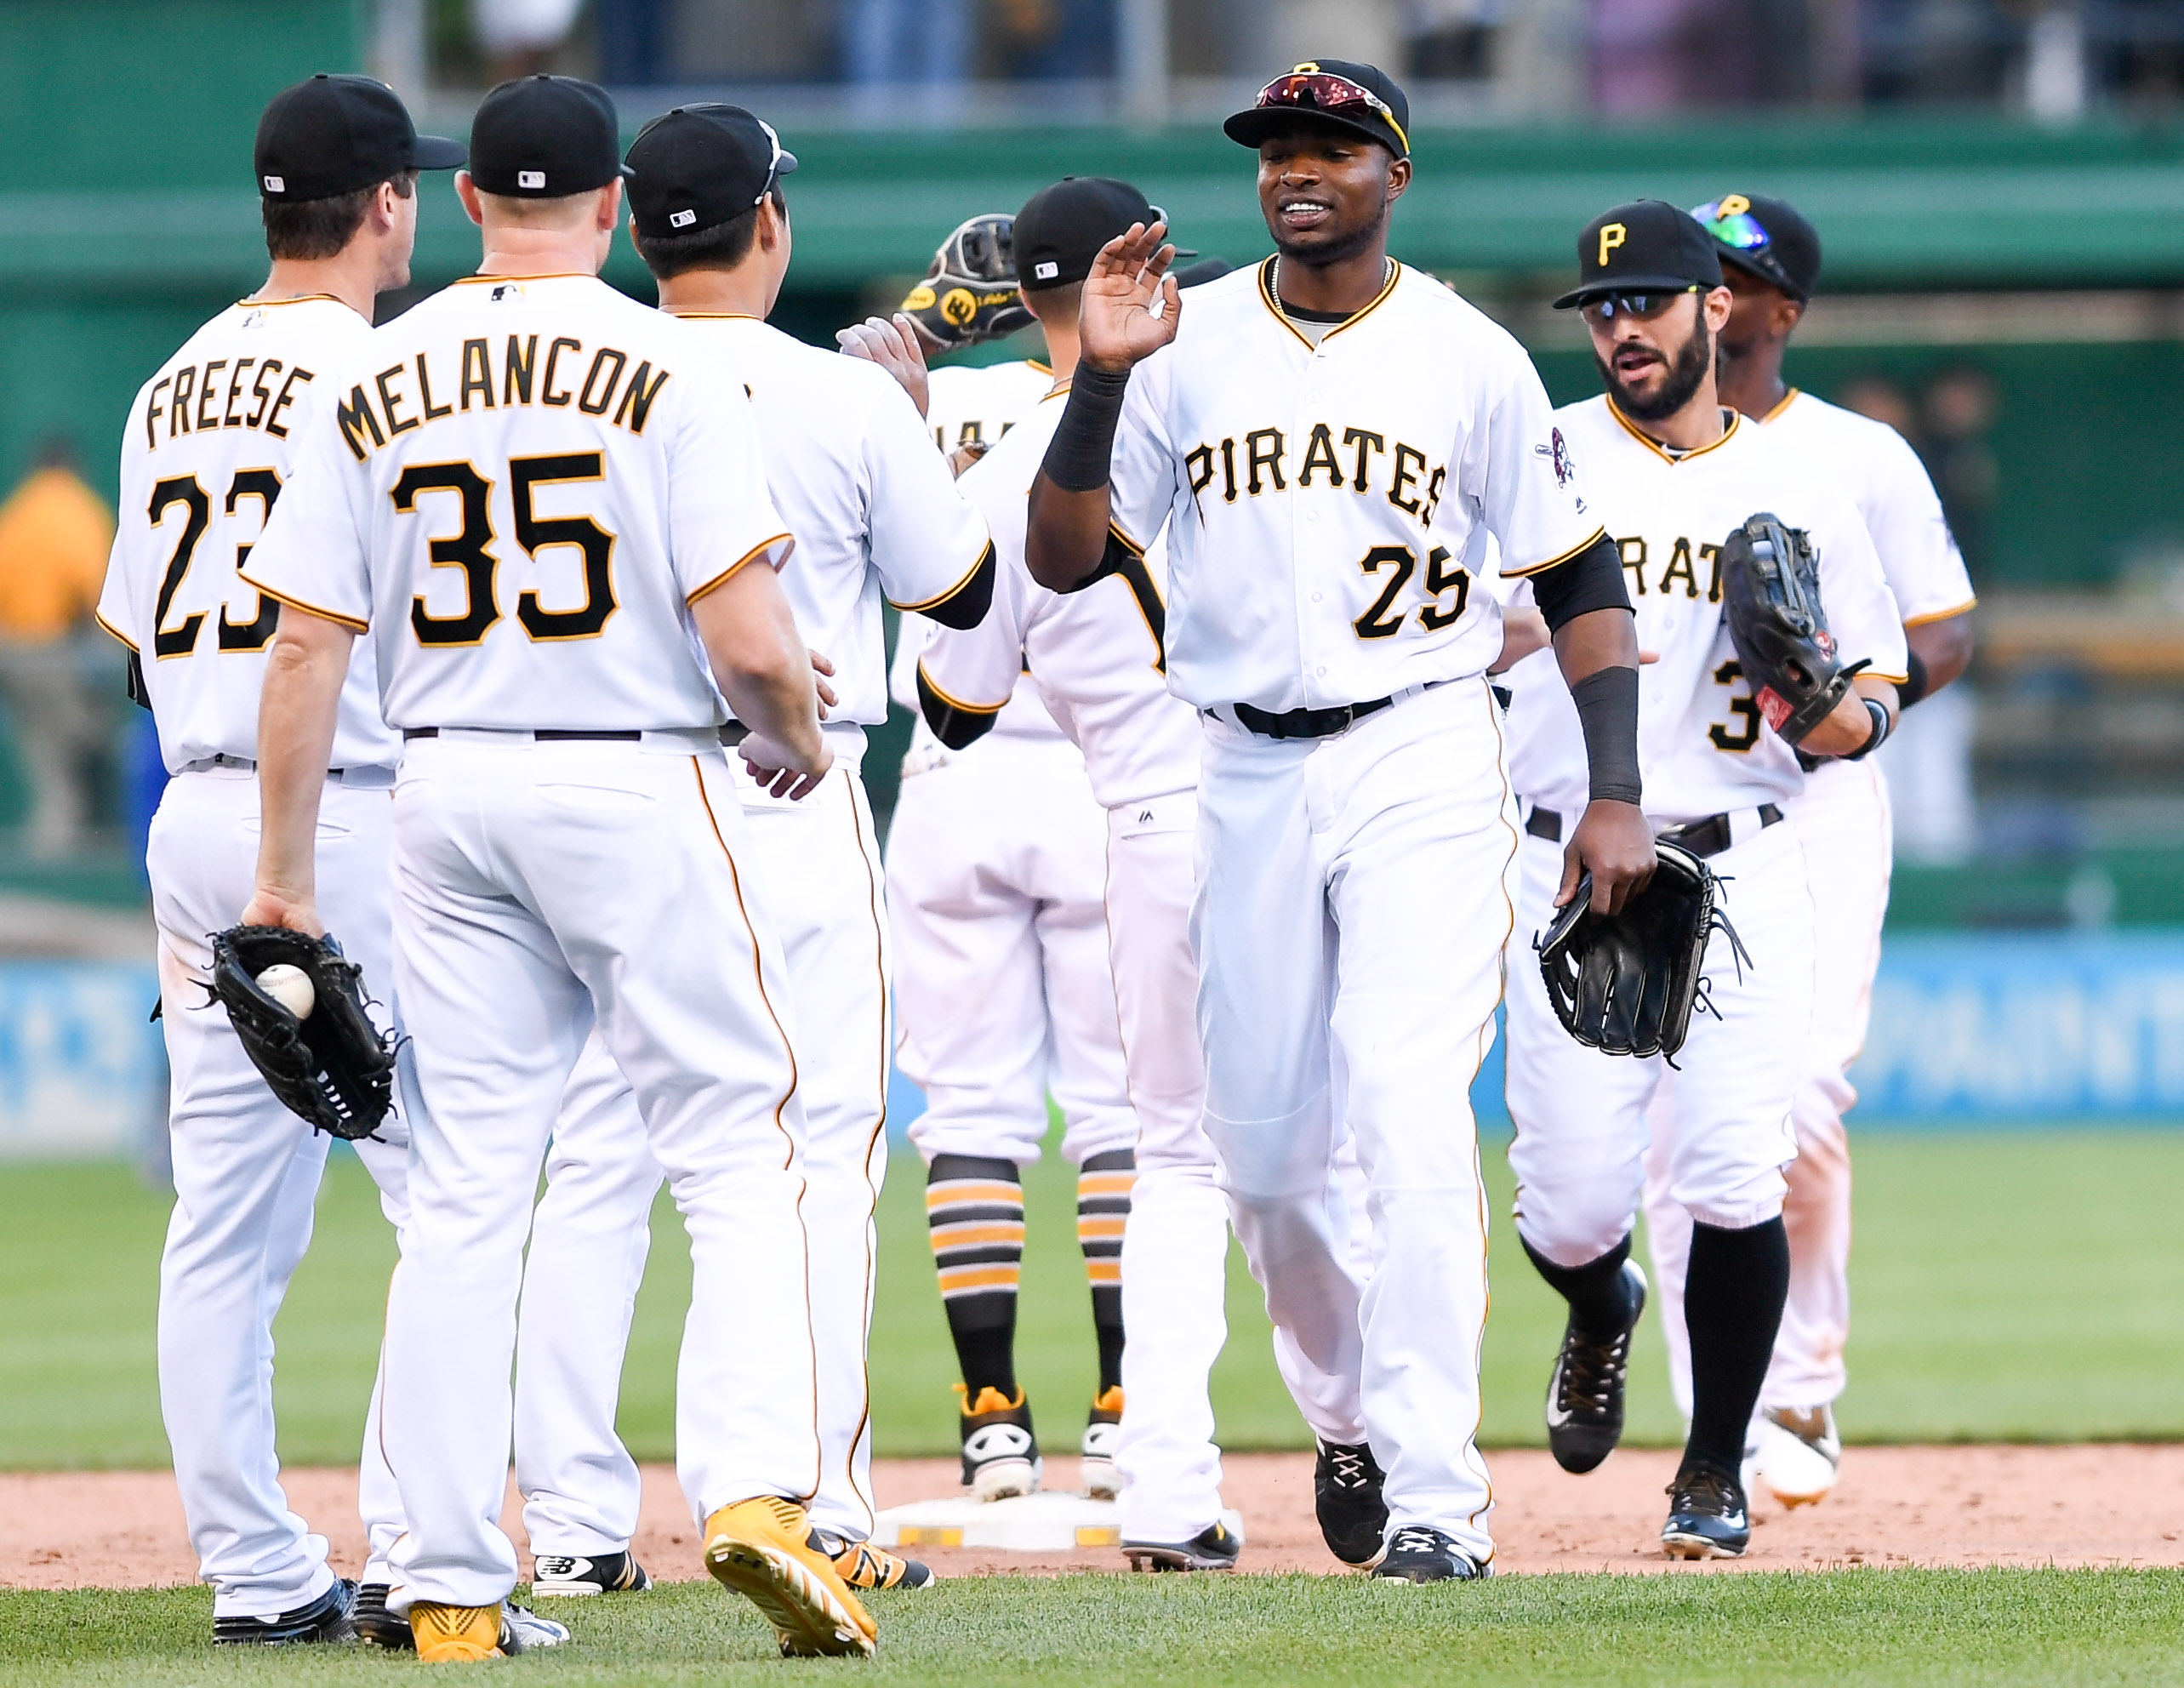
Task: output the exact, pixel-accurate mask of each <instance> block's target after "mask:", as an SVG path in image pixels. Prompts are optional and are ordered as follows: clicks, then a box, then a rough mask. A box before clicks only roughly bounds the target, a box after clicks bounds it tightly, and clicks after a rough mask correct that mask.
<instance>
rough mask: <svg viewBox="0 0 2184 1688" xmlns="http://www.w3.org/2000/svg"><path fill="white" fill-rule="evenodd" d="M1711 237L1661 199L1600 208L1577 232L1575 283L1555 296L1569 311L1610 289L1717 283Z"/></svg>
mask: <svg viewBox="0 0 2184 1688" xmlns="http://www.w3.org/2000/svg"><path fill="white" fill-rule="evenodd" d="M1718 252H1719V247H1718V246H1717V245H1716V244H1715V242H1714V237H1713V236H1712V235H1710V234H1708V232H1707V231H1705V230H1704V229H1702V228H1701V227H1700V226H1699V225H1698V224H1697V223H1696V221H1695V220H1693V219H1692V217H1691V214H1690V213H1689V212H1687V211H1681V210H1679V209H1678V208H1676V207H1674V206H1673V205H1671V204H1670V203H1668V201H1667V200H1665V199H1637V200H1633V201H1632V202H1630V203H1629V204H1628V205H1618V206H1617V207H1616V208H1614V209H1613V210H1611V211H1603V212H1602V213H1600V215H1599V216H1597V217H1595V218H1594V219H1593V220H1592V221H1591V222H1589V223H1588V224H1586V225H1585V232H1584V233H1582V234H1581V235H1579V236H1578V237H1577V286H1576V287H1575V288H1571V290H1570V291H1569V292H1568V293H1565V294H1563V295H1562V297H1561V298H1560V299H1556V300H1555V301H1554V308H1555V309H1556V310H1557V311H1567V310H1569V309H1570V308H1571V306H1572V305H1582V304H1584V303H1585V301H1586V300H1587V299H1599V298H1600V297H1601V296H1602V295H1603V294H1611V293H1685V292H1688V291H1689V290H1690V289H1691V288H1707V289H1708V290H1711V289H1713V288H1718V287H1719V286H1720V285H1721V259H1719V257H1718V256H1716V254H1717V253H1718Z"/></svg>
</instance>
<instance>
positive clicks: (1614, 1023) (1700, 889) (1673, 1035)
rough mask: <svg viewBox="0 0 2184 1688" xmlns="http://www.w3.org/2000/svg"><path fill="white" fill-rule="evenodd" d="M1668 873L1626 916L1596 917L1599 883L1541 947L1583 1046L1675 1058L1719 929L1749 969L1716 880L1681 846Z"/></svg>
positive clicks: (1555, 999)
mask: <svg viewBox="0 0 2184 1688" xmlns="http://www.w3.org/2000/svg"><path fill="white" fill-rule="evenodd" d="M1654 852H1655V853H1656V854H1657V856H1658V857H1659V858H1660V865H1659V866H1657V868H1655V869H1654V870H1653V877H1652V878H1651V879H1650V880H1648V881H1646V883H1645V889H1643V890H1642V891H1639V892H1634V894H1633V895H1632V897H1631V898H1630V900H1629V901H1628V902H1627V903H1625V904H1623V908H1622V913H1621V914H1619V915H1596V914H1594V912H1593V876H1592V875H1591V874H1589V873H1588V874H1587V875H1584V877H1583V878H1582V879H1581V880H1580V881H1578V883H1577V895H1576V896H1575V897H1573V898H1571V900H1570V902H1569V903H1568V904H1566V905H1565V907H1564V908H1563V909H1562V910H1560V912H1559V913H1558V914H1557V915H1555V917H1554V924H1553V925H1552V926H1550V927H1548V929H1547V931H1546V932H1544V933H1542V935H1541V936H1540V937H1539V938H1537V939H1535V940H1534V944H1533V947H1534V948H1536V949H1537V950H1538V951H1539V967H1540V972H1542V974H1544V975H1545V977H1546V979H1547V1000H1548V1002H1549V1003H1551V1004H1552V1005H1553V1006H1554V1017H1555V1018H1557V1019H1559V1020H1560V1021H1561V1022H1562V1024H1563V1028H1564V1029H1565V1030H1566V1031H1568V1032H1569V1034H1570V1035H1571V1036H1572V1037H1574V1038H1576V1039H1577V1041H1578V1042H1580V1043H1582V1044H1585V1045H1587V1046H1589V1047H1591V1048H1594V1049H1597V1050H1600V1052H1602V1053H1604V1054H1608V1055H1667V1056H1671V1057H1673V1056H1674V1054H1675V1052H1677V1051H1678V1050H1679V1049H1681V1048H1682V1047H1683V1046H1684V1035H1685V1033H1686V1032H1687V1031H1688V1030H1690V1029H1691V1008H1692V1006H1693V1005H1694V1004H1695V1003H1696V1002H1697V1001H1699V1000H1700V998H1701V995H1702V982H1701V978H1700V969H1701V967H1703V966H1704V965H1705V961H1706V946H1707V940H1708V938H1710V937H1711V936H1712V935H1713V932H1714V927H1717V926H1719V927H1721V928H1722V929H1723V930H1724V931H1725V932H1727V933H1728V934H1729V941H1730V943H1731V944H1732V945H1733V946H1734V947H1735V950H1736V956H1737V959H1738V962H1739V965H1740V966H1741V965H1742V962H1743V961H1745V960H1746V959H1748V958H1747V957H1746V956H1745V955H1744V946H1743V945H1742V944H1741V943H1739V942H1738V940H1737V937H1736V931H1735V929H1734V928H1732V927H1731V926H1730V924H1729V921H1728V920H1727V919H1726V917H1725V916H1724V915H1723V914H1722V912H1721V909H1720V902H1719V892H1718V890H1717V881H1715V879H1714V871H1713V870H1712V869H1710V868H1708V866H1707V864H1705V863H1704V862H1703V861H1702V860H1700V859H1699V858H1698V857H1696V856H1695V855H1693V854H1692V853H1691V852H1690V851H1689V850H1686V849H1685V848H1684V847H1683V846H1682V845H1680V844H1672V843H1668V842H1666V841H1659V842H1657V843H1656V844H1655V845H1654Z"/></svg>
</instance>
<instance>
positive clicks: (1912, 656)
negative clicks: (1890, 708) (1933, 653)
mask: <svg viewBox="0 0 2184 1688" xmlns="http://www.w3.org/2000/svg"><path fill="white" fill-rule="evenodd" d="M1903 672H1904V674H1905V676H1907V677H1906V678H1905V680H1904V682H1903V684H1902V685H1901V686H1899V687H1896V708H1898V709H1900V710H1907V709H1909V708H1910V707H1911V706H1912V704H1915V703H1917V702H1918V701H1919V699H1922V698H1924V697H1925V695H1926V687H1927V676H1926V664H1925V663H1923V662H1921V661H1919V653H1918V652H1916V651H1911V652H1907V653H1906V654H1905V656H1904V659H1903Z"/></svg>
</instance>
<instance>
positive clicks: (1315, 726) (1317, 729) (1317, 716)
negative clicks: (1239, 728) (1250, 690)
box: [1235, 698, 1395, 738]
mask: <svg viewBox="0 0 2184 1688" xmlns="http://www.w3.org/2000/svg"><path fill="white" fill-rule="evenodd" d="M1394 701H1395V699H1393V698H1375V699H1372V700H1371V702H1370V703H1363V704H1345V705H1344V706H1343V708H1341V709H1335V710H1285V711H1284V712H1283V713H1282V714H1280V715H1275V714H1274V713H1273V712H1272V711H1271V710H1261V709H1254V708H1252V705H1251V704H1236V705H1235V711H1236V719H1237V720H1238V721H1241V722H1242V723H1243V724H1244V725H1245V726H1246V727H1250V728H1251V729H1252V732H1254V733H1257V734H1259V735H1260V737H1262V738H1331V737H1332V736H1333V735H1334V734H1336V733H1346V732H1348V731H1349V728H1350V727H1351V726H1352V725H1353V724H1354V723H1355V722H1357V721H1362V720H1363V719H1364V718H1365V717H1366V716H1369V715H1377V713H1379V711H1381V710H1384V709H1387V708H1389V707H1390V706H1391V705H1392V704H1394Z"/></svg>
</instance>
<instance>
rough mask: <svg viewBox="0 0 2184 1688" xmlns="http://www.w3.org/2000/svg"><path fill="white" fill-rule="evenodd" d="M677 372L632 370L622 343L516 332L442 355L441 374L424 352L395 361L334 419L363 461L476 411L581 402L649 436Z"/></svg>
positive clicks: (592, 412) (354, 392)
mask: <svg viewBox="0 0 2184 1688" xmlns="http://www.w3.org/2000/svg"><path fill="white" fill-rule="evenodd" d="M541 339H545V345H544V348H543V349H542V348H541V346H540V345H539V342H540V340H541ZM671 373H672V372H671V371H670V370H668V369H665V368H662V369H660V370H659V371H658V372H655V371H654V370H653V366H652V363H651V361H650V360H649V359H646V360H641V361H639V362H637V363H636V367H635V368H631V367H630V354H629V353H628V352H626V351H623V350H621V348H619V346H612V345H602V346H599V347H597V348H596V350H590V351H587V350H586V348H585V346H584V342H583V341H582V340H580V339H574V338H573V337H572V336H570V335H567V334H556V335H553V336H552V337H550V338H547V337H545V336H542V335H539V334H510V335H508V336H507V337H506V338H505V341H504V342H503V343H502V344H500V345H495V344H494V343H493V340H492V339H485V338H483V337H480V338H478V339H466V340H465V341H464V342H463V346H462V351H461V354H460V356H459V360H458V362H457V363H454V364H451V363H449V362H448V361H447V360H445V358H444V356H443V358H442V360H440V364H439V368H438V369H437V371H436V370H435V360H434V359H433V357H432V356H430V355H429V354H427V353H425V352H422V351H420V352H419V353H418V354H417V356H415V357H414V358H413V359H410V360H409V361H408V362H401V363H391V364H389V365H388V366H387V367H386V368H384V369H382V370H380V371H379V373H378V374H376V375H374V376H371V377H370V378H368V379H366V380H361V381H358V382H357V383H356V385H355V386H354V387H353V388H351V391H350V393H349V396H347V397H346V398H344V399H341V400H339V402H337V403H336V405H335V407H334V416H335V419H336V420H337V421H338V422H339V425H340V428H341V437H342V439H343V440H344V441H345V442H346V443H347V445H348V447H349V449H350V450H351V452H352V453H355V454H356V461H357V462H359V463H362V462H363V461H364V460H365V459H366V458H367V457H368V455H369V454H370V453H373V452H374V451H377V450H378V449H379V448H380V447H381V446H384V445H385V444H386V443H387V442H388V441H390V440H391V439H393V438H394V437H396V436H397V435H400V434H407V433H408V432H409V431H412V430H413V429H416V428H422V427H424V426H425V425H427V424H428V423H432V422H437V421H439V420H440V419H442V417H447V416H456V415H460V414H462V413H465V412H467V411H470V410H471V409H474V408H475V409H478V410H494V409H505V408H509V407H510V406H514V405H530V404H538V405H546V406H558V407H562V408H567V406H569V405H574V406H575V407H576V408H578V409H579V410H580V411H582V412H583V413H584V414H585V415H587V416H602V417H605V418H606V419H607V420H608V421H609V422H611V423H613V425H615V426H617V427H620V428H626V429H628V430H629V431H630V432H631V433H632V434H642V433H643V432H644V431H645V419H646V418H647V417H648V416H650V415H651V414H652V410H653V401H655V400H656V399H658V398H659V395H660V390H661V389H662V388H663V387H664V386H666V385H667V383H668V378H669V376H670V374H671Z"/></svg>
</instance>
